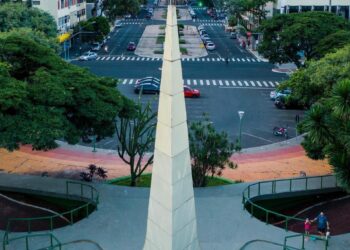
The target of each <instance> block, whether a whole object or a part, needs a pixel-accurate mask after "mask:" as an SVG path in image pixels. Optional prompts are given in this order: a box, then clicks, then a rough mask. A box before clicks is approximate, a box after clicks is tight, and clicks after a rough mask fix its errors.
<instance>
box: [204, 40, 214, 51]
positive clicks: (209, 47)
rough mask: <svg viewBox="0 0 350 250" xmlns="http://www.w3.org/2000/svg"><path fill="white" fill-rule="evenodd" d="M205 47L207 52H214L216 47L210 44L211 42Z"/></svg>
mask: <svg viewBox="0 0 350 250" xmlns="http://www.w3.org/2000/svg"><path fill="white" fill-rule="evenodd" d="M205 47H206V48H207V50H214V49H215V48H216V47H215V44H214V43H212V42H208V43H207V44H206V45H205Z"/></svg>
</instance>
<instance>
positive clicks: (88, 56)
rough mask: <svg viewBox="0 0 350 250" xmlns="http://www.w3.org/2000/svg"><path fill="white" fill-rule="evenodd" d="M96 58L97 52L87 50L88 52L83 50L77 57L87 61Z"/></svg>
mask: <svg viewBox="0 0 350 250" xmlns="http://www.w3.org/2000/svg"><path fill="white" fill-rule="evenodd" d="M96 58H97V54H96V53H95V52H91V51H88V52H85V53H84V54H82V55H81V56H80V57H79V60H81V61H89V60H94V59H96Z"/></svg>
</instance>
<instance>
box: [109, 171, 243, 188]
mask: <svg viewBox="0 0 350 250" xmlns="http://www.w3.org/2000/svg"><path fill="white" fill-rule="evenodd" d="M151 178H152V174H144V175H142V176H141V178H140V179H139V181H138V182H137V185H136V186H137V187H150V186H151ZM238 182H239V181H237V182H235V181H230V180H225V179H222V178H219V177H213V178H211V177H208V184H207V187H214V186H222V185H228V184H233V183H238ZM109 184H112V185H117V186H130V177H125V178H117V179H116V180H111V181H110V182H109Z"/></svg>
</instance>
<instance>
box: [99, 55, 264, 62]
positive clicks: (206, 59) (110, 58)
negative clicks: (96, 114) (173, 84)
mask: <svg viewBox="0 0 350 250" xmlns="http://www.w3.org/2000/svg"><path fill="white" fill-rule="evenodd" d="M96 60H97V61H161V60H162V58H161V57H140V56H98V57H97V58H96ZM181 61H182V62H225V58H222V57H200V58H181ZM228 61H229V62H233V63H262V61H261V60H259V59H256V58H251V57H232V58H228Z"/></svg>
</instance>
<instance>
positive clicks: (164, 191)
mask: <svg viewBox="0 0 350 250" xmlns="http://www.w3.org/2000/svg"><path fill="white" fill-rule="evenodd" d="M190 164H191V163H190V151H189V143H188V129H187V116H186V107H185V98H184V93H183V78H182V68H181V54H180V49H179V37H178V28H177V20H176V7H175V6H173V5H169V6H168V15H167V24H166V29H165V43H164V56H163V67H162V78H161V85H160V95H159V108H158V122H157V132H156V142H155V151H154V164H153V170H152V184H151V193H150V199H149V205H148V219H147V233H146V240H145V245H144V250H184V249H188V250H198V249H200V247H199V242H198V238H197V221H196V210H195V203H194V196H193V186H192V174H191V165H190Z"/></svg>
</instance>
